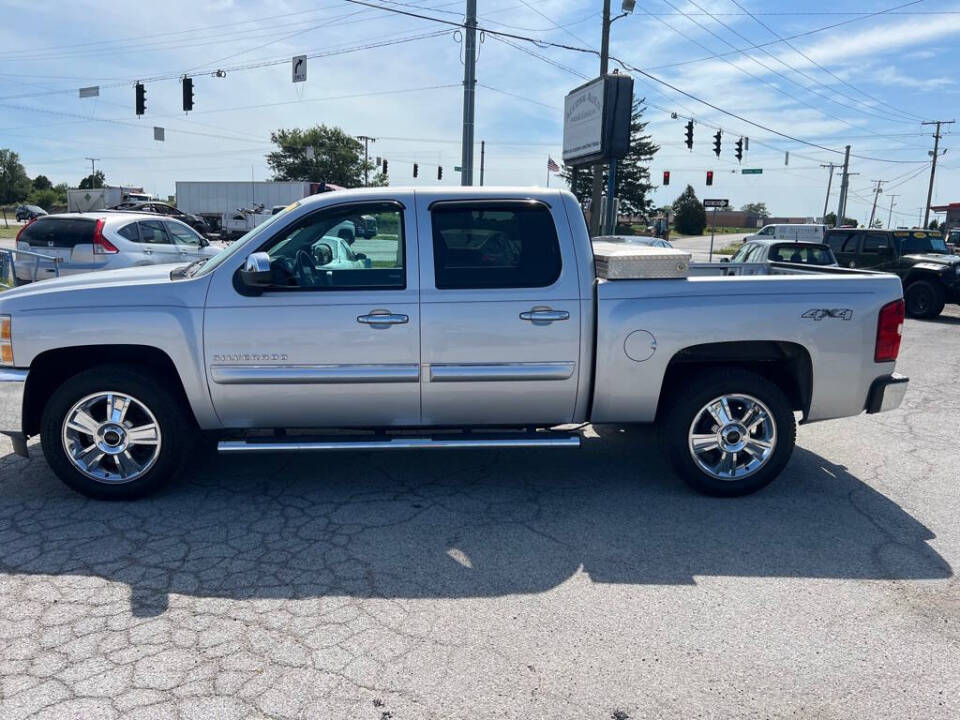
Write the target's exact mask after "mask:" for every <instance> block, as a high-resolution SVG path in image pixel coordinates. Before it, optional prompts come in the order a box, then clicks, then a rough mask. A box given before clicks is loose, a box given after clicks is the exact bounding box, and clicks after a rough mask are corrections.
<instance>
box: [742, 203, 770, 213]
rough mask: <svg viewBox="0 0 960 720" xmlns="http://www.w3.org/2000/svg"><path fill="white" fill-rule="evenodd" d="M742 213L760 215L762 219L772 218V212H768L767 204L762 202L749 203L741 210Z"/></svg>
mask: <svg viewBox="0 0 960 720" xmlns="http://www.w3.org/2000/svg"><path fill="white" fill-rule="evenodd" d="M740 211H741V212H745V213H753V214H754V215H759V216H760V217H770V211H769V210H767V204H766V203H762V202H752V203H747V204H746V205H743V206H742V207H741V208H740Z"/></svg>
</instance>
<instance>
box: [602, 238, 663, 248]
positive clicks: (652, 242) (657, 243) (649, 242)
mask: <svg viewBox="0 0 960 720" xmlns="http://www.w3.org/2000/svg"><path fill="white" fill-rule="evenodd" d="M598 241H599V242H615V243H628V244H630V245H646V246H647V247H658V248H672V247H673V245H671V244H670V242H669V241H668V240H663V239H662V238H658V237H647V236H646V235H600V236H598V237H595V238H594V242H598Z"/></svg>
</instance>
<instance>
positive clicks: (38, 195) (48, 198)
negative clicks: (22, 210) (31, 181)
mask: <svg viewBox="0 0 960 720" xmlns="http://www.w3.org/2000/svg"><path fill="white" fill-rule="evenodd" d="M27 202H28V203H29V204H31V205H39V206H40V207H42V208H43V209H44V210H46V211H47V212H50V211H51V209H52V208H53V206H54V205H59V204H62V203H59V202H58V197H57V191H56V190H54V189H53V188H44V189H43V190H34V191H33V192H32V193H30V194H29V195H28V196H27ZM64 202H66V201H64Z"/></svg>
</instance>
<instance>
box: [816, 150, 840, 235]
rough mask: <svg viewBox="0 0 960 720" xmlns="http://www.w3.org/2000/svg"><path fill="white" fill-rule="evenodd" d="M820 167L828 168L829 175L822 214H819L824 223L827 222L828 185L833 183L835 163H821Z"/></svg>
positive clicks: (838, 223)
mask: <svg viewBox="0 0 960 720" xmlns="http://www.w3.org/2000/svg"><path fill="white" fill-rule="evenodd" d="M820 167H828V168H830V177H829V178H828V179H827V197H826V198H825V199H824V201H823V215H822V216H821V217H822V219H823V222H824V223H826V222H827V205H829V203H830V187H831V186H832V185H833V169H834V168H835V167H836V165H834V164H833V163H830V164H829V165H823V164H821V165H820ZM837 225H838V226H839V225H840V222H839V219H838V221H837Z"/></svg>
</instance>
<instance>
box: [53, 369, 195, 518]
mask: <svg viewBox="0 0 960 720" xmlns="http://www.w3.org/2000/svg"><path fill="white" fill-rule="evenodd" d="M198 434H199V433H198V432H197V430H196V424H195V422H194V420H193V417H192V416H191V415H190V413H189V411H188V410H187V409H186V407H185V406H184V402H183V400H182V399H181V398H180V397H179V393H178V392H171V388H170V383H169V382H168V381H166V379H165V378H161V377H159V376H157V375H156V374H153V373H148V372H146V371H144V370H143V369H141V368H138V367H135V366H130V365H103V366H99V367H95V368H92V369H90V370H86V371H84V372H82V373H80V374H78V375H75V376H73V377H72V378H70V379H69V380H67V381H66V382H64V383H63V384H62V385H61V386H60V388H59V389H57V390H56V391H55V392H54V393H53V395H52V396H51V397H50V400H49V401H48V402H47V405H46V407H45V408H44V410H43V416H42V418H41V430H40V442H41V446H42V448H43V454H44V457H46V459H47V463H48V464H49V465H50V467H51V468H52V469H53V471H54V472H55V473H56V474H57V476H58V477H59V478H60V479H61V480H62V481H63V482H64V483H65V484H66V485H67V486H69V487H70V488H72V489H73V490H76V491H77V492H78V493H80V494H82V495H86V496H87V497H90V498H94V499H97V500H133V499H136V498H140V497H143V496H145V495H148V494H150V493H152V492H154V491H155V490H157V489H158V488H159V487H160V486H161V485H163V484H164V483H166V482H167V481H169V480H170V479H172V478H173V477H174V476H175V475H176V474H177V473H178V472H179V471H180V469H181V468H182V466H183V463H184V462H185V460H186V458H187V457H188V456H189V454H190V451H191V450H192V448H193V446H194V443H195V441H196V438H197V436H198Z"/></svg>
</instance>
